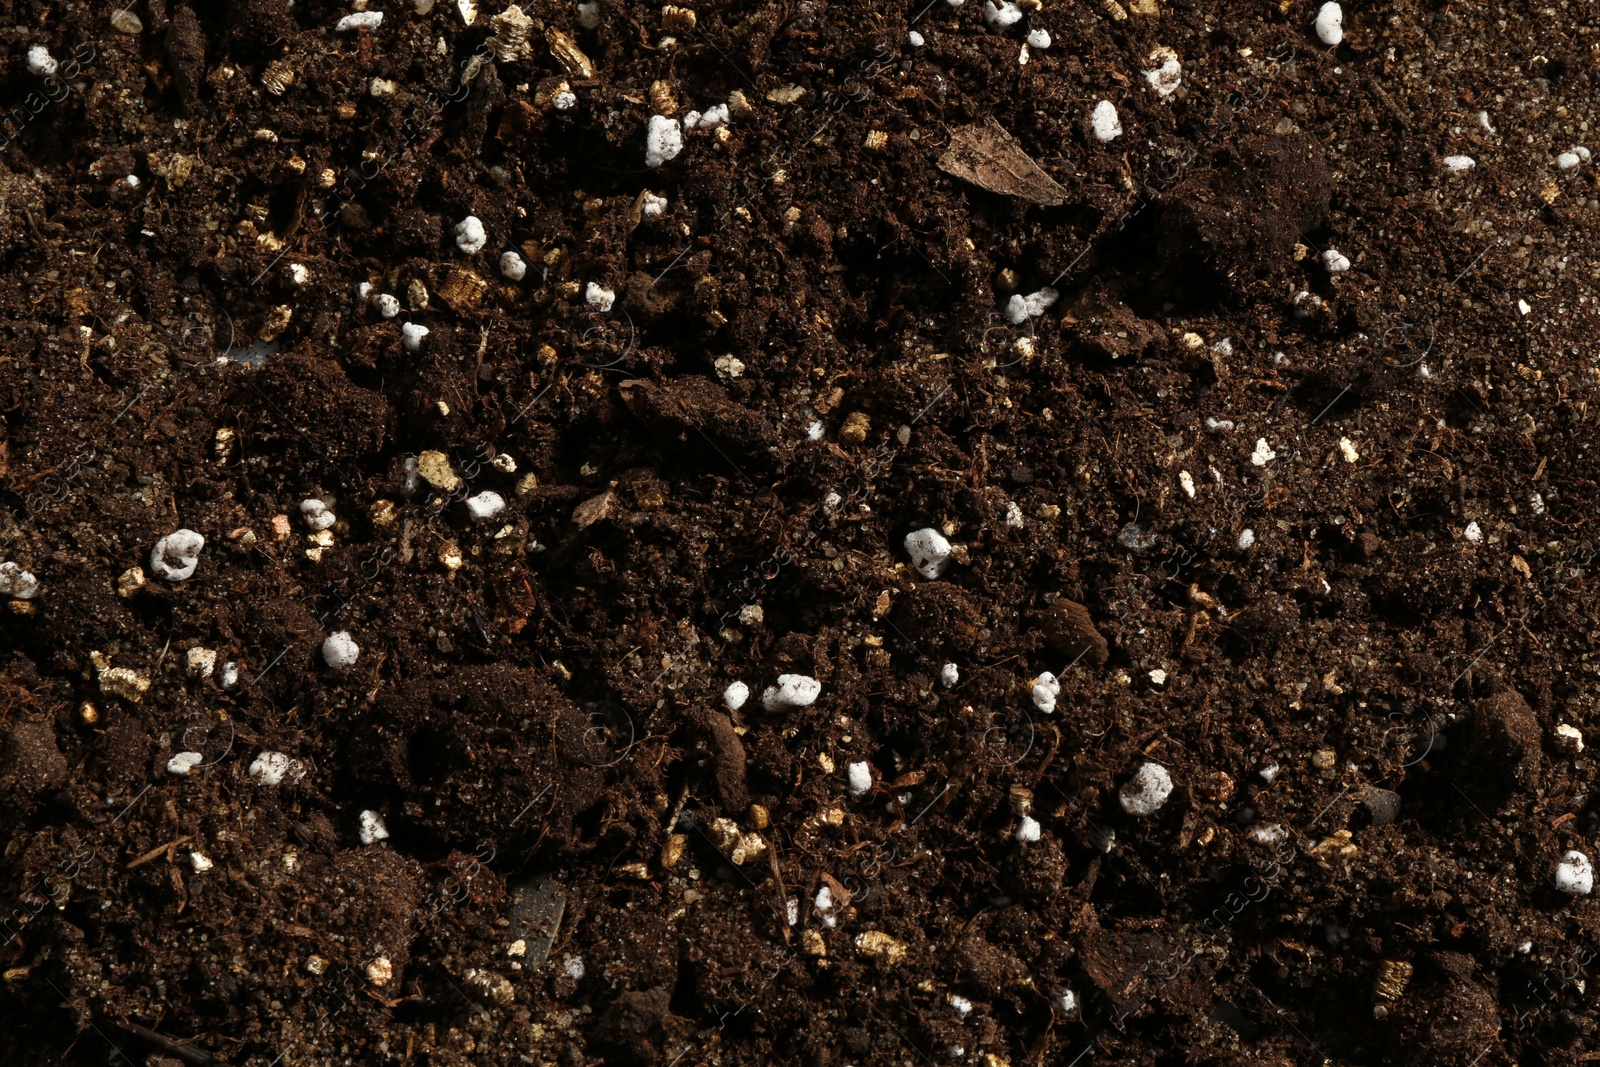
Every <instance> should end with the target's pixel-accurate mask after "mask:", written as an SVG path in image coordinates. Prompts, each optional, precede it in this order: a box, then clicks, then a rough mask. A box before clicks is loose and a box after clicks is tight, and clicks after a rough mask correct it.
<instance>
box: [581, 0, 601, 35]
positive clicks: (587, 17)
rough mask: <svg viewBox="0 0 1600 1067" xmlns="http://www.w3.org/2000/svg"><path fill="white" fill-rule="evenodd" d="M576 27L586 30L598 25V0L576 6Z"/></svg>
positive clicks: (590, 0)
mask: <svg viewBox="0 0 1600 1067" xmlns="http://www.w3.org/2000/svg"><path fill="white" fill-rule="evenodd" d="M578 25H579V26H582V27H583V28H584V29H586V30H592V29H594V28H596V27H597V26H599V25H600V0H589V2H588V3H583V4H579V5H578Z"/></svg>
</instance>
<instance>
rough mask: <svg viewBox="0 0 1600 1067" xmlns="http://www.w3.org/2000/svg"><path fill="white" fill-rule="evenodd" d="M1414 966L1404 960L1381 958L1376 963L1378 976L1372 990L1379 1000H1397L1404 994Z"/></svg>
mask: <svg viewBox="0 0 1600 1067" xmlns="http://www.w3.org/2000/svg"><path fill="white" fill-rule="evenodd" d="M1413 969H1414V968H1413V967H1412V966H1411V964H1409V963H1407V962H1405V961H1404V960H1383V961H1382V962H1381V963H1379V964H1378V978H1377V981H1376V982H1374V983H1373V986H1372V991H1373V993H1374V994H1375V995H1376V996H1377V997H1378V999H1380V1000H1399V999H1400V998H1401V997H1403V996H1405V992H1406V986H1407V985H1408V984H1410V982H1411V972H1412V970H1413Z"/></svg>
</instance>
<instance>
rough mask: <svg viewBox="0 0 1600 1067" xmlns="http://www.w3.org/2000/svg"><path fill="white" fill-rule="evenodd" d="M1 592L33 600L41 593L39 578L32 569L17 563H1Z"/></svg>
mask: <svg viewBox="0 0 1600 1067" xmlns="http://www.w3.org/2000/svg"><path fill="white" fill-rule="evenodd" d="M0 593H4V594H5V595H6V596H9V597H15V598H16V599H18V600H32V599H33V598H34V597H36V596H38V595H39V579H38V578H35V577H34V575H33V572H32V571H25V570H23V569H22V568H21V567H19V566H17V565H16V564H15V563H0Z"/></svg>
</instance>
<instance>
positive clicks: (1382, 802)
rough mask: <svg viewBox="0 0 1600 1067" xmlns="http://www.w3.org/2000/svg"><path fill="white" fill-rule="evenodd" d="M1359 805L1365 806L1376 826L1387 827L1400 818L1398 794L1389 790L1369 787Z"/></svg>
mask: <svg viewBox="0 0 1600 1067" xmlns="http://www.w3.org/2000/svg"><path fill="white" fill-rule="evenodd" d="M1361 803H1362V804H1363V805H1365V806H1366V809H1367V812H1368V814H1370V815H1371V816H1372V822H1373V824H1374V825H1376V826H1387V825H1389V824H1390V823H1392V822H1394V821H1395V820H1396V819H1397V818H1399V817H1400V794H1399V793H1396V792H1394V791H1393V790H1391V789H1379V788H1377V787H1376V786H1371V787H1369V788H1368V789H1367V793H1366V796H1364V797H1363V798H1362V799H1361Z"/></svg>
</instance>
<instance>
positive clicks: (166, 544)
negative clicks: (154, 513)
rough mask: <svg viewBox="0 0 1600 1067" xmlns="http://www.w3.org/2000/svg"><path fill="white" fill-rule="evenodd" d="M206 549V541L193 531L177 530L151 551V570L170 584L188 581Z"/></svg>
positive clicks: (158, 542) (160, 541)
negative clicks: (202, 550)
mask: <svg viewBox="0 0 1600 1067" xmlns="http://www.w3.org/2000/svg"><path fill="white" fill-rule="evenodd" d="M205 547H206V539H205V538H204V537H202V536H200V535H199V534H197V533H195V532H194V531H193V530H175V531H173V532H172V533H169V534H167V536H165V537H163V538H162V539H161V540H159V541H157V542H156V544H155V547H154V548H152V549H151V550H150V569H151V570H153V571H155V572H156V575H157V576H158V577H161V578H165V579H166V580H167V581H169V582H182V581H186V580H188V579H189V578H191V577H193V575H194V569H195V567H197V566H199V563H200V550H201V549H203V548H205Z"/></svg>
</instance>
